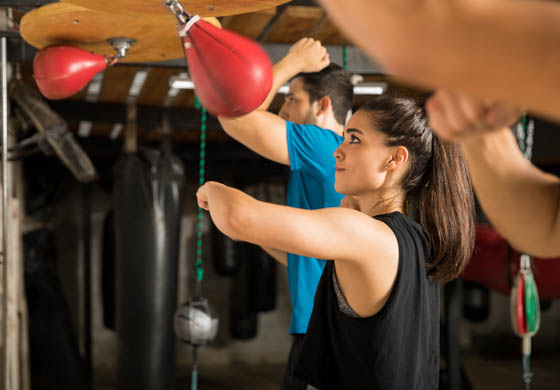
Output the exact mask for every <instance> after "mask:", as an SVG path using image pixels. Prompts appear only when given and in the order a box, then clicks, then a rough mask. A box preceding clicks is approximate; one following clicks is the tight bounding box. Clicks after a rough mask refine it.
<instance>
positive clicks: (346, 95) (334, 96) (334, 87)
mask: <svg viewBox="0 0 560 390" xmlns="http://www.w3.org/2000/svg"><path fill="white" fill-rule="evenodd" d="M297 77H301V79H302V80H303V89H304V90H305V92H307V93H308V94H309V103H314V102H316V101H317V100H319V99H321V98H323V97H325V96H328V97H330V98H331V102H332V107H333V113H334V117H335V119H336V120H337V122H338V123H340V124H341V125H344V124H345V123H346V115H347V114H348V111H350V109H351V108H352V99H353V97H354V85H353V84H352V79H351V78H350V73H348V72H347V71H345V70H344V69H343V68H342V67H341V66H339V65H336V64H333V63H331V64H329V66H327V67H326V68H325V69H323V70H321V71H320V72H315V73H300V74H298V75H297V76H295V77H294V78H297Z"/></svg>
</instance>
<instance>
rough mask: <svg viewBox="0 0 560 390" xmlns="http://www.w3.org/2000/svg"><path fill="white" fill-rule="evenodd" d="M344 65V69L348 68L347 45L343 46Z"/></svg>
mask: <svg viewBox="0 0 560 390" xmlns="http://www.w3.org/2000/svg"><path fill="white" fill-rule="evenodd" d="M342 67H343V68H344V70H348V47H347V46H346V45H344V46H342Z"/></svg>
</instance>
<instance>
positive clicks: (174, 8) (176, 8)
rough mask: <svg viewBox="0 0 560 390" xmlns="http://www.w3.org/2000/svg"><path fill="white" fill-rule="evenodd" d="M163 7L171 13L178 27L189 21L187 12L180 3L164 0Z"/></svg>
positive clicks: (175, 0)
mask: <svg viewBox="0 0 560 390" xmlns="http://www.w3.org/2000/svg"><path fill="white" fill-rule="evenodd" d="M165 5H166V6H167V8H169V9H170V10H171V12H173V14H174V15H175V17H176V18H177V22H178V23H179V25H180V26H182V25H183V24H185V23H186V22H187V20H189V19H190V17H191V16H190V15H189V14H188V13H187V11H185V10H184V8H183V6H182V5H181V3H179V2H178V1H177V0H166V2H165Z"/></svg>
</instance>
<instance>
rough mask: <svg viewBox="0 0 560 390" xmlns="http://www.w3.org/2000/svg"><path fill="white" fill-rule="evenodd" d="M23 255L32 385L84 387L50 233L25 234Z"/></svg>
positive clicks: (84, 377) (82, 365)
mask: <svg viewBox="0 0 560 390" xmlns="http://www.w3.org/2000/svg"><path fill="white" fill-rule="evenodd" d="M23 258H24V263H25V295H26V297H27V308H28V311H29V350H30V353H29V355H30V357H31V362H30V363H31V383H32V385H33V386H32V388H33V389H76V390H85V389H87V388H88V380H87V371H86V367H85V363H84V361H83V360H82V358H81V356H80V350H79V348H78V342H77V340H76V335H75V332H74V329H73V327H72V321H71V319H70V314H69V311H68V306H67V304H66V300H65V298H64V295H63V293H62V288H61V286H60V279H59V277H58V271H57V268H56V247H55V239H54V235H53V233H52V232H51V231H50V230H46V229H40V230H35V231H33V232H30V233H27V234H25V235H24V236H23Z"/></svg>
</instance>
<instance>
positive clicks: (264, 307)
mask: <svg viewBox="0 0 560 390" xmlns="http://www.w3.org/2000/svg"><path fill="white" fill-rule="evenodd" d="M241 256H243V258H244V259H245V261H247V266H248V273H249V274H248V280H247V284H248V289H249V291H248V293H249V294H248V299H249V309H251V310H254V311H257V312H261V311H270V310H274V309H275V308H276V261H275V260H274V259H273V258H272V257H270V256H269V255H268V254H267V253H266V252H265V251H263V250H262V249H261V248H260V247H258V246H257V245H253V244H249V243H243V244H242V245H241Z"/></svg>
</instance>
